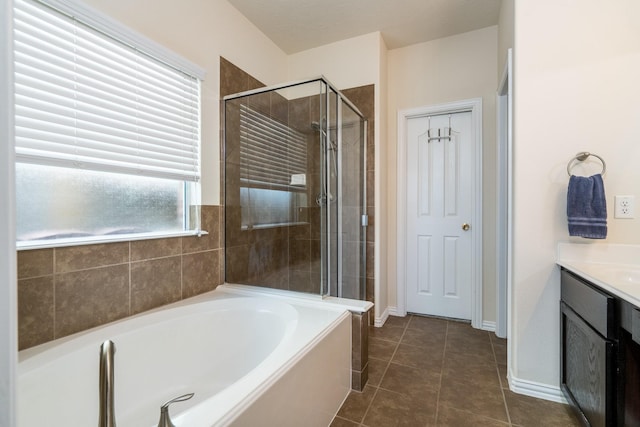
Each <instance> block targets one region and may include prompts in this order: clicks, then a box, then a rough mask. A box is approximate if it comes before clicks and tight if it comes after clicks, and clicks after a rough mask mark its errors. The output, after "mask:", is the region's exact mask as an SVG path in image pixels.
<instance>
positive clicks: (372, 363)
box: [367, 358, 389, 387]
mask: <svg viewBox="0 0 640 427" xmlns="http://www.w3.org/2000/svg"><path fill="white" fill-rule="evenodd" d="M387 366H389V361H388V360H380V359H371V358H370V359H369V380H368V381H367V385H370V386H374V387H376V386H378V385H379V384H380V381H382V375H383V374H384V371H385V370H386V369H387Z"/></svg>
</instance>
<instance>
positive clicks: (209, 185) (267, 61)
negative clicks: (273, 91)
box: [84, 0, 287, 205]
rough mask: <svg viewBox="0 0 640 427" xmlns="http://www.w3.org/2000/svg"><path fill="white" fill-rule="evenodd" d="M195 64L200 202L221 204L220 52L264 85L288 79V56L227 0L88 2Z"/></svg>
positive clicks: (121, 0)
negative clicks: (199, 72) (200, 75)
mask: <svg viewBox="0 0 640 427" xmlns="http://www.w3.org/2000/svg"><path fill="white" fill-rule="evenodd" d="M84 2H85V3H86V4H88V5H90V6H92V7H94V8H96V9H98V10H100V11H102V12H104V13H105V14H107V15H109V16H111V17H113V18H114V19H115V20H117V21H120V22H122V23H123V24H124V25H126V26H128V27H129V28H131V29H133V30H135V31H138V32H140V33H142V34H143V35H145V36H146V37H148V38H150V39H152V40H153V41H155V42H157V43H160V44H161V45H163V46H165V47H167V48H168V49H171V50H173V51H174V52H175V53H177V54H179V55H182V56H183V57H185V58H186V59H188V60H190V61H191V62H194V63H195V64H197V65H199V66H200V67H202V68H204V69H205V70H206V72H207V74H206V76H205V79H204V82H203V85H202V119H203V120H202V204H204V205H219V204H220V173H219V170H218V169H219V164H220V162H219V160H220V137H219V135H220V121H219V119H218V118H219V117H220V116H219V111H220V102H219V101H220V96H219V95H220V88H219V80H220V78H219V73H220V56H223V57H225V58H227V59H228V60H229V61H231V62H232V63H234V64H235V65H237V66H238V67H240V68H242V69H243V70H246V71H247V72H248V73H250V74H251V75H253V76H255V77H256V78H257V79H259V80H260V81H262V82H263V83H265V84H267V85H270V84H276V83H280V82H283V81H286V80H287V68H286V67H287V56H286V54H285V53H284V52H283V51H282V50H280V49H279V48H278V47H277V46H276V45H275V44H274V43H273V42H272V41H271V40H270V39H269V38H267V37H266V36H265V35H264V34H262V33H261V32H260V31H259V30H258V29H257V28H256V27H255V26H254V25H253V24H251V23H250V22H249V21H248V20H247V18H245V17H244V16H243V15H241V14H240V12H238V11H237V10H236V9H235V8H234V7H233V6H231V5H230V4H229V3H228V2H227V1H226V0H181V1H175V0H84Z"/></svg>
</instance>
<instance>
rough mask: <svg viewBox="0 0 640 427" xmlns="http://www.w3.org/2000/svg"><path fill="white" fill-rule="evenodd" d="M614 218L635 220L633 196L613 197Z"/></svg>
mask: <svg viewBox="0 0 640 427" xmlns="http://www.w3.org/2000/svg"><path fill="white" fill-rule="evenodd" d="M614 199H615V212H614V217H615V218H635V196H615V197H614Z"/></svg>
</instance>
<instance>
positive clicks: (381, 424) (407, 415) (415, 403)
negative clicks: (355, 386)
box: [363, 389, 438, 427]
mask: <svg viewBox="0 0 640 427" xmlns="http://www.w3.org/2000/svg"><path fill="white" fill-rule="evenodd" d="M437 399H438V393H437V392H436V391H429V392H426V393H424V394H421V395H419V396H416V395H413V396H409V395H406V394H401V393H395V392H392V391H388V390H383V389H379V390H378V392H377V393H376V396H375V397H374V399H373V403H372V404H371V408H370V409H369V411H368V412H367V415H366V416H365V419H364V422H363V424H364V425H366V426H368V427H389V426H398V427H418V426H427V425H434V423H435V414H436V402H437Z"/></svg>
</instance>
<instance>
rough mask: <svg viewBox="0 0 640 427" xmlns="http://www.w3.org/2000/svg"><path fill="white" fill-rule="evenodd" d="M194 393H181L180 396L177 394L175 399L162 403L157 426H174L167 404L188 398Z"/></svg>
mask: <svg viewBox="0 0 640 427" xmlns="http://www.w3.org/2000/svg"><path fill="white" fill-rule="evenodd" d="M194 394H195V393H188V394H183V395H182V396H178V397H176V398H175V399H171V400H170V401H168V402H166V403H165V404H164V405H162V406H161V407H160V420H159V421H158V427H176V426H175V425H174V424H173V423H172V422H171V418H170V417H169V405H171V404H172V403H176V402H184V401H185V400H189V399H191V398H192V397H193V396H194Z"/></svg>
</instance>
